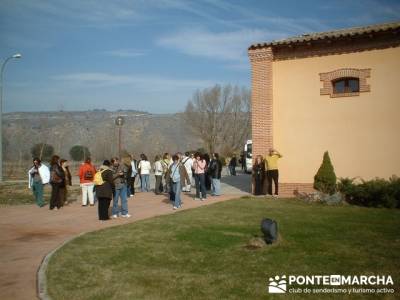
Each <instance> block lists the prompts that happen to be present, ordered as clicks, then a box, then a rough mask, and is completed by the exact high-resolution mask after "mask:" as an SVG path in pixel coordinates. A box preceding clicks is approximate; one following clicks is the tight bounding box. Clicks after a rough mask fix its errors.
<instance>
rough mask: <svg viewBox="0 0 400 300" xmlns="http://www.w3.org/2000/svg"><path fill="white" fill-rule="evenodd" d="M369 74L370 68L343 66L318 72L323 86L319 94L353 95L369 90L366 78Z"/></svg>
mask: <svg viewBox="0 0 400 300" xmlns="http://www.w3.org/2000/svg"><path fill="white" fill-rule="evenodd" d="M370 76H371V69H352V68H343V69H338V70H334V71H331V72H326V73H319V77H320V80H321V81H322V84H323V87H322V88H321V89H320V95H329V96H330V97H331V98H339V97H354V96H359V95H360V93H365V92H370V91H371V88H370V85H369V84H368V82H367V78H369V77H370Z"/></svg>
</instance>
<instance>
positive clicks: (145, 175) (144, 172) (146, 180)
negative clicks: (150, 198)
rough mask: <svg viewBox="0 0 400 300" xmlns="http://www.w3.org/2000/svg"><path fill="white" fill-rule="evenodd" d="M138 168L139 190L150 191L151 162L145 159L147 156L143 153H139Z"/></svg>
mask: <svg viewBox="0 0 400 300" xmlns="http://www.w3.org/2000/svg"><path fill="white" fill-rule="evenodd" d="M139 169H140V178H141V179H142V182H141V184H142V186H141V190H142V192H144V191H146V192H149V191H150V170H151V164H150V162H149V161H148V160H147V156H146V155H144V154H143V153H142V154H140V162H139Z"/></svg>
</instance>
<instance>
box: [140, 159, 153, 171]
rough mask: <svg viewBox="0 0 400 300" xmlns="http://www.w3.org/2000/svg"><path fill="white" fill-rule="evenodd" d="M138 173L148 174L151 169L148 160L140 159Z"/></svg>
mask: <svg viewBox="0 0 400 300" xmlns="http://www.w3.org/2000/svg"><path fill="white" fill-rule="evenodd" d="M139 169H140V175H148V174H150V171H151V164H150V162H149V161H148V160H141V161H140V163H139Z"/></svg>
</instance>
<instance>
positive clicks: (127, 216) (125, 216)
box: [121, 214, 132, 218]
mask: <svg viewBox="0 0 400 300" xmlns="http://www.w3.org/2000/svg"><path fill="white" fill-rule="evenodd" d="M121 217H122V218H130V217H132V216H131V215H130V214H126V215H121Z"/></svg>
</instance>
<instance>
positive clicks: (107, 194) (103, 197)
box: [95, 160, 115, 221]
mask: <svg viewBox="0 0 400 300" xmlns="http://www.w3.org/2000/svg"><path fill="white" fill-rule="evenodd" d="M110 167H111V163H110V161H109V160H105V161H104V162H103V165H102V166H101V167H100V169H99V171H98V172H97V173H96V175H95V176H96V177H97V176H99V175H100V176H101V178H99V180H97V181H96V180H95V182H96V184H97V185H96V187H95V189H96V196H97V199H98V200H99V202H98V203H99V204H98V214H99V220H101V221H106V220H109V219H110V217H109V215H108V209H109V207H110V202H111V199H112V197H113V194H114V191H115V186H114V178H113V172H112V171H111V169H110ZM98 174H99V175H98Z"/></svg>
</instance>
